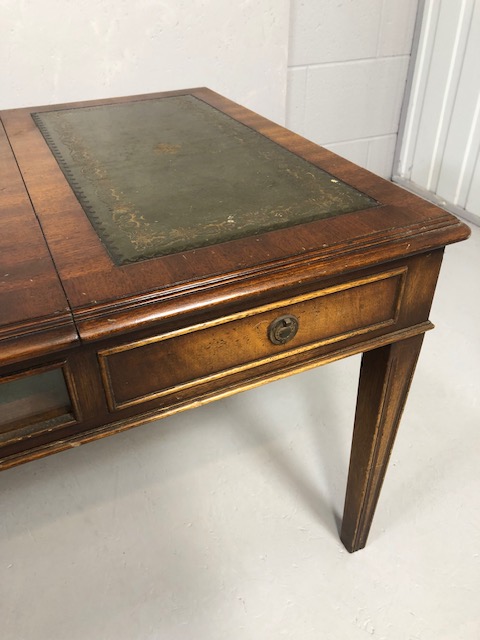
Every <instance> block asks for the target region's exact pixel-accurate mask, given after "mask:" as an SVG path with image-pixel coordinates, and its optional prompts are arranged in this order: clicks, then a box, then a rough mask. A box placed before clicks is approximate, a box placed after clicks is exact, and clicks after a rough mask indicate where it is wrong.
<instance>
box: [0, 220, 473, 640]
mask: <svg viewBox="0 0 480 640" xmlns="http://www.w3.org/2000/svg"><path fill="white" fill-rule="evenodd" d="M432 320H433V321H434V322H436V323H437V328H436V329H435V331H433V332H430V333H429V334H427V336H426V338H425V343H424V349H423V352H422V355H421V358H420V363H419V366H418V368H417V374H416V378H415V380H414V384H413V388H412V391H411V394H410V398H409V403H408V405H407V410H406V412H405V414H404V419H403V423H402V428H401V429H400V433H399V436H398V439H397V443H396V446H395V450H394V455H393V458H392V461H391V465H390V469H389V473H388V474H387V479H386V481H385V484H384V488H383V493H382V496H381V499H380V504H379V507H378V510H377V515H376V518H375V521H374V524H373V528H372V532H371V535H370V539H369V543H368V545H367V548H366V549H365V550H363V551H360V552H358V553H356V554H353V555H350V554H348V553H347V552H346V551H345V550H344V548H343V547H342V545H341V543H340V541H339V539H338V532H337V526H338V520H339V516H340V514H341V511H342V507H343V496H344V489H345V480H346V472H347V465H348V453H349V445H350V438H351V427H352V420H353V411H354V404H355V393H356V380H357V375H358V366H359V359H358V358H353V359H349V360H346V361H343V362H339V363H336V364H333V365H329V366H327V367H323V368H321V369H317V370H316V371H312V372H309V373H306V374H301V375H298V376H294V377H292V378H290V379H289V380H285V381H281V382H278V383H274V384H270V385H267V386H265V387H262V388H260V389H256V390H254V391H251V392H248V393H244V394H241V395H238V396H236V397H233V398H231V399H228V400H225V401H220V402H217V403H214V404H212V405H209V406H207V407H203V408H200V409H197V410H194V411H191V412H187V413H185V414H181V415H178V416H175V417H173V418H169V419H167V420H164V421H163V422H156V423H153V424H151V425H148V426H144V427H142V428H139V429H134V430H132V431H130V432H128V433H125V434H122V435H119V436H115V437H113V438H107V439H105V440H103V441H100V442H98V443H94V444H90V445H87V446H85V447H81V448H79V449H76V450H72V451H70V452H67V453H62V454H59V455H56V456H52V457H50V458H47V459H44V460H41V461H39V462H35V463H31V464H28V465H24V466H22V467H18V468H16V469H13V470H11V471H7V472H4V473H2V474H1V476H0V483H1V484H0V487H1V493H0V514H1V520H0V637H1V639H2V640H97V639H98V640H157V639H161V640H192V639H195V640H204V639H205V640H217V639H218V640H220V639H221V640H225V639H227V638H228V640H251V639H253V640H256V639H258V640H270V639H271V640H277V639H278V638H292V639H295V640H307V639H308V640H310V639H312V640H313V639H315V640H318V639H321V640H330V639H332V640H356V639H362V638H366V637H369V636H374V637H375V638H378V639H379V640H380V639H385V640H397V639H398V640H419V639H421V640H478V639H479V638H480V404H479V398H480V330H479V327H480V322H479V321H480V228H478V227H477V228H474V229H473V237H472V238H471V239H470V240H469V241H467V242H464V243H462V244H459V245H455V246H452V247H449V248H447V252H446V257H445V261H444V266H443V272H442V275H441V279H440V282H439V287H438V291H437V297H436V301H435V303H434V308H433V310H432Z"/></svg>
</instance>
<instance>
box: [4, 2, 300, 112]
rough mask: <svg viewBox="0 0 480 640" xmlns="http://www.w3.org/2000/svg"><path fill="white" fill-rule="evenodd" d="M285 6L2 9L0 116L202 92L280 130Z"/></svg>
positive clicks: (14, 5)
mask: <svg viewBox="0 0 480 640" xmlns="http://www.w3.org/2000/svg"><path fill="white" fill-rule="evenodd" d="M288 17H289V4H288V0H260V1H258V0H239V1H238V2H224V1H222V0H163V1H162V0H134V1H133V2H132V0H2V2H0V25H1V27H0V62H1V64H0V108H2V109H5V108H11V107H20V106H31V105H40V104H52V103H55V102H66V101H73V100H86V99H93V98H100V97H112V96H119V95H130V94H135V93H144V92H151V91H168V90H170V89H182V88H186V87H194V86H208V87H210V88H211V89H214V90H216V91H218V92H219V93H223V94H224V95H226V96H227V97H229V98H232V99H233V100H236V101H238V102H240V103H242V104H244V105H245V106H248V107H250V108H252V109H254V110H256V111H258V112H260V113H261V114H262V115H265V116H267V117H270V118H272V119H273V120H275V121H277V122H281V123H283V122H284V114H285V91H286V67H287V53H288Z"/></svg>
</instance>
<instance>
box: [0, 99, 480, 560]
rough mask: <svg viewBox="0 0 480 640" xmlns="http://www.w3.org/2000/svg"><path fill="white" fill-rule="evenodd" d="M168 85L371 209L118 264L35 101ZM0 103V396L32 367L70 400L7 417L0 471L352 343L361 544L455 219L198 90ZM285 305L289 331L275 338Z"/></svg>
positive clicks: (346, 529) (455, 231)
mask: <svg viewBox="0 0 480 640" xmlns="http://www.w3.org/2000/svg"><path fill="white" fill-rule="evenodd" d="M174 95H175V96H181V95H193V96H195V97H196V98H197V99H199V100H202V101H204V102H205V103H207V104H208V105H211V106H213V107H214V108H216V109H219V110H220V111H221V112H222V113H224V114H227V115H228V116H230V117H233V118H235V119H237V120H238V121H239V122H241V123H243V124H245V125H247V126H248V127H250V128H251V129H252V130H253V131H256V132H259V133H260V134H261V135H263V136H266V137H267V138H269V139H270V140H272V141H274V142H275V143H276V144H279V145H282V147H284V148H285V149H288V150H289V151H291V152H293V153H294V154H296V155H298V156H300V157H301V158H304V159H305V160H307V161H308V162H310V163H312V164H313V165H315V166H317V167H319V168H321V169H323V170H325V171H327V172H329V173H330V174H331V175H332V178H333V179H334V180H335V179H338V180H343V181H345V182H346V183H347V184H349V185H351V186H353V187H354V188H355V189H358V190H360V191H361V192H362V193H364V194H366V195H367V196H368V197H369V198H373V199H375V200H376V201H377V202H378V206H375V207H373V208H367V209H364V210H362V211H354V212H351V213H343V214H342V215H341V216H338V217H331V218H328V219H321V220H315V221H312V222H308V223H304V224H300V225H296V226H294V227H289V228H282V229H277V230H275V231H270V232H265V233H259V234H256V235H252V236H249V237H243V238H239V239H236V240H232V241H230V242H225V243H221V244H214V245H212V246H205V247H202V248H198V249H194V250H190V251H184V252H180V253H176V254H171V255H165V256H162V257H157V258H152V259H149V260H144V261H142V262H136V263H132V264H126V265H123V266H117V265H116V264H115V263H114V261H112V259H111V258H110V257H109V254H108V252H107V251H106V249H105V247H104V246H103V244H102V242H101V240H100V239H99V237H98V235H97V234H96V233H95V231H94V229H93V227H92V225H91V224H90V222H89V220H88V217H87V216H86V215H85V213H84V211H83V209H82V206H81V205H80V203H79V202H78V201H77V199H76V197H75V195H74V193H73V192H72V190H71V188H70V186H69V184H68V182H67V180H66V178H65V176H64V174H63V173H62V171H61V169H60V168H59V166H58V164H57V162H56V160H55V158H54V156H53V155H52V153H51V150H50V149H49V147H48V145H47V143H46V141H45V139H44V138H43V136H42V134H41V133H40V131H39V130H38V128H37V127H36V125H35V123H34V121H33V119H32V117H31V113H33V112H38V111H40V112H41V111H42V110H45V111H48V110H52V109H61V108H63V107H68V108H69V109H71V108H76V107H78V108H82V107H83V106H85V105H98V104H122V103H125V102H129V101H130V100H135V101H145V100H151V99H157V98H158V97H162V96H174ZM0 115H1V119H2V122H3V124H4V126H5V131H6V135H3V137H1V139H0V161H1V162H2V167H4V169H5V174H4V175H5V176H6V178H7V187H6V189H5V190H4V191H2V192H0V212H1V214H2V218H3V224H4V227H3V228H4V231H5V233H4V235H3V236H1V237H0V243H1V247H0V248H1V249H2V252H1V254H0V261H1V269H2V273H6V274H13V275H14V278H12V279H10V280H8V279H7V277H6V276H4V277H3V278H0V283H1V285H2V288H1V290H0V296H1V298H0V302H1V304H0V314H3V315H0V319H1V322H0V347H1V349H0V354H1V356H0V358H1V359H0V400H1V398H2V395H1V394H2V389H3V390H4V391H5V390H6V389H7V384H8V381H11V380H17V379H18V380H24V381H25V382H24V383H25V384H28V380H27V378H29V377H32V379H33V377H34V376H35V375H37V374H39V373H41V372H42V371H44V370H45V368H47V369H48V368H50V369H55V370H58V371H61V372H62V375H63V377H64V380H65V385H66V389H67V390H68V394H69V397H70V407H69V409H68V411H66V410H65V409H63V414H62V415H55V416H50V415H44V416H43V417H41V418H39V419H38V421H37V422H35V421H33V422H32V423H31V424H27V425H25V424H24V423H23V422H22V426H21V428H19V427H18V425H17V427H18V428H17V427H16V426H15V424H13V425H11V424H10V423H8V424H7V425H6V426H5V428H4V430H3V432H2V444H1V445H0V468H4V469H6V468H9V467H12V466H14V465H16V464H20V463H22V462H27V461H31V460H34V459H36V458H39V457H42V456H45V455H48V454H51V453H55V452H58V451H62V450H65V449H68V448H71V447H75V446H78V445H79V444H83V443H86V442H90V441H92V440H96V439H98V438H102V437H104V436H106V435H110V434H113V433H117V432H120V431H123V430H125V429H128V428H131V427H133V426H136V425H138V424H142V423H145V422H149V421H152V420H155V419H157V418H159V417H165V416H167V415H171V414H172V413H175V412H177V411H183V410H185V409H188V408H191V407H195V406H198V405H199V404H203V403H206V402H210V401H212V400H215V399H217V398H221V397H225V396H227V395H230V394H233V393H237V392H238V391H242V390H244V389H248V388H251V387H254V386H257V385H260V384H264V383H266V382H269V381H271V380H275V379H278V378H281V377H284V376H288V375H291V374H292V373H295V372H299V371H303V370H306V369H309V368H311V367H314V366H318V365H321V364H326V363H328V362H332V361H334V360H337V359H340V358H344V357H348V356H350V355H353V354H358V353H363V354H364V356H363V366H362V374H361V379H360V386H359V397H358V403H357V415H356V422H355V429H354V439H353V446H352V458H351V466H350V474H349V481H348V488H347V498H346V505H345V515H344V523H343V528H342V540H343V542H344V544H345V546H346V547H347V549H348V550H349V551H355V550H357V549H359V548H361V547H362V546H364V544H365V542H366V539H367V535H368V531H369V528H370V524H371V521H372V518H373V513H374V510H375V506H376V503H377V500H378V495H379V492H380V488H381V484H382V480H383V477H384V474H385V470H386V466H387V463H388V458H389V455H390V452H391V447H392V445H393V440H394V435H395V433H396V430H397V428H398V423H399V420H400V415H401V412H402V409H403V406H404V403H405V400H406V396H407V392H408V387H409V384H410V381H411V378H412V375H413V369H414V365H415V362H416V358H417V356H418V353H419V350H420V345H421V341H422V338H423V335H424V333H425V332H426V331H428V330H430V329H431V328H432V327H433V325H432V324H431V322H430V320H429V313H430V308H431V304H432V300H433V296H434V292H435V286H436V282H437V278H438V274H439V270H440V266H441V261H442V256H443V249H444V247H445V245H447V244H450V243H452V242H457V241H460V240H463V239H465V238H466V237H468V234H469V230H468V228H467V227H466V226H465V225H464V224H463V223H461V222H460V221H458V220H457V219H456V218H455V217H454V216H452V215H450V214H448V213H446V212H445V211H443V210H441V209H439V208H438V207H436V206H434V205H432V204H429V203H427V202H425V201H423V200H421V199H419V198H418V197H416V196H413V195H412V194H409V193H407V192H405V191H404V190H402V189H400V188H399V187H397V186H395V185H393V184H391V183H389V182H387V181H385V180H382V179H381V178H379V177H377V176H374V175H373V174H371V173H369V172H367V171H365V170H363V169H361V168H359V167H357V166H355V165H354V164H352V163H350V162H348V161H346V160H343V159H341V158H339V157H338V156H336V155H335V154H333V153H331V152H328V151H326V150H324V149H322V148H320V147H318V146H317V145H315V144H313V143H311V142H308V141H307V140H304V139H303V138H301V137H300V136H297V135H295V134H293V133H291V132H289V131H287V130H286V129H283V128H282V127H279V126H278V125H275V124H273V123H271V122H269V121H267V120H265V119H264V118H262V117H260V116H258V115H256V114H254V113H252V112H251V111H248V110H247V109H244V108H243V107H240V106H239V105H236V104H234V103H232V102H230V101H228V100H227V99H226V98H223V97H221V96H218V95H217V94H215V93H213V92H211V91H209V90H207V89H194V90H186V91H179V92H172V93H168V94H152V95H146V96H135V97H134V98H120V99H111V100H103V101H95V102H89V103H77V104H76V105H56V106H53V107H52V106H47V107H34V108H31V109H19V110H11V111H7V112H3V113H2V114H0ZM8 277H10V276H8ZM283 318H287V329H288V323H289V322H293V323H294V324H295V331H293V332H292V333H291V335H290V334H289V333H288V330H287V329H286V330H285V336H286V339H285V340H284V341H283V340H282V339H281V340H279V341H276V339H275V336H276V335H277V334H275V333H272V326H277V325H276V323H278V322H280V323H281V322H282V321H283V320H282V319H283ZM279 326H280V327H281V324H280V325H279ZM282 330H283V329H282ZM279 335H280V337H281V338H282V333H281V331H280V333H279ZM272 336H273V337H274V338H272ZM22 384H23V383H22ZM32 397H33V396H32ZM26 402H27V400H26ZM28 402H29V403H30V405H31V402H32V398H30V399H28ZM30 405H29V406H30ZM57 413H58V412H57ZM52 420H53V422H52Z"/></svg>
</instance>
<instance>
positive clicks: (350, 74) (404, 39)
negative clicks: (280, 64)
mask: <svg viewBox="0 0 480 640" xmlns="http://www.w3.org/2000/svg"><path fill="white" fill-rule="evenodd" d="M417 4H418V0H321V1H320V2H319V1H318V0H292V5H291V6H292V15H291V27H290V28H291V31H290V56H289V71H288V102H287V126H288V127H289V128H291V129H293V130H294V131H297V132H298V133H300V134H302V135H304V136H305V137H307V138H309V139H311V140H314V141H315V142H317V143H319V144H322V145H324V146H327V147H328V148H330V149H332V150H333V151H335V152H336V153H339V154H340V155H343V156H345V157H346V158H348V159H349V160H352V161H354V162H356V163H358V164H360V165H362V166H364V167H367V168H368V169H370V170H371V171H373V172H375V173H378V174H380V175H382V176H385V177H390V176H391V173H392V163H393V154H394V149H395V143H396V137H397V132H398V125H399V118H400V109H401V105H402V100H403V95H404V90H405V82H406V76H407V69H408V64H409V59H410V49H411V43H412V36H413V28H414V23H415V17H416V11H417Z"/></svg>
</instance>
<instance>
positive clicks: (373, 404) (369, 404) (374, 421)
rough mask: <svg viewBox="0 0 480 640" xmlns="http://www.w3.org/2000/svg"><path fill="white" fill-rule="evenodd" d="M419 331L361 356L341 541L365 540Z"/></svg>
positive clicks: (354, 544)
mask: <svg viewBox="0 0 480 640" xmlns="http://www.w3.org/2000/svg"><path fill="white" fill-rule="evenodd" d="M422 341H423V334H422V335H419V336H415V337H414V338H409V339H407V340H401V341H399V342H396V343H394V344H391V345H388V346H386V347H381V348H379V349H375V350H373V351H369V352H366V353H364V354H363V359H362V366H361V370H360V383H359V388H358V399H357V410H356V414H355V425H354V429H353V441H352V452H351V457H350V469H349V473H348V482H347V494H346V498H345V509H344V512H343V522H342V531H341V539H342V542H343V544H344V545H345V547H346V548H347V550H348V551H350V552H353V551H358V549H363V547H364V546H365V544H366V542H367V537H368V533H369V531H370V525H371V523H372V519H373V514H374V513H375V507H376V506H377V501H378V497H379V495H380V489H381V487H382V483H383V479H384V477H385V472H386V470H387V465H388V460H389V458H390V453H391V451H392V447H393V442H394V440H395V435H396V433H397V429H398V425H399V422H400V418H401V415H402V411H403V408H404V406H405V401H406V399H407V395H408V390H409V388H410V383H411V381H412V377H413V373H414V371H415V365H416V363H417V359H418V355H419V353H420V348H421V346H422Z"/></svg>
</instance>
